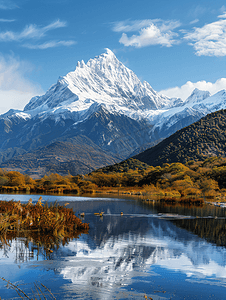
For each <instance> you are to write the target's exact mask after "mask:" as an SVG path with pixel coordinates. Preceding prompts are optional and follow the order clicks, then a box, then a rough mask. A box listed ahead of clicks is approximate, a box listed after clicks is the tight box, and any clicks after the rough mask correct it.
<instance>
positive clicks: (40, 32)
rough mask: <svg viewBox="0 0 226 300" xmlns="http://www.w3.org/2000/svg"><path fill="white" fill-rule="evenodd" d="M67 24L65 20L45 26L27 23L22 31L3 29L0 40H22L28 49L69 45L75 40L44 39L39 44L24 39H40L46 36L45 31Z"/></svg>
mask: <svg viewBox="0 0 226 300" xmlns="http://www.w3.org/2000/svg"><path fill="white" fill-rule="evenodd" d="M0 22H1V19H0ZM66 26H67V22H64V21H60V20H57V21H55V22H52V23H50V24H49V25H47V26H43V27H41V26H37V25H36V24H30V25H27V26H26V27H25V28H24V29H23V30H22V31H20V32H15V31H5V32H0V42H23V43H24V44H22V46H23V47H26V48H29V49H41V50H43V49H47V48H54V47H59V46H65V47H68V46H71V45H74V44H76V42H75V41H72V40H68V41H65V40H63V41H55V40H53V41H45V42H43V43H41V44H32V43H26V40H40V39H43V38H44V37H46V35H47V33H48V32H49V31H51V30H55V29H58V28H63V27H66Z"/></svg>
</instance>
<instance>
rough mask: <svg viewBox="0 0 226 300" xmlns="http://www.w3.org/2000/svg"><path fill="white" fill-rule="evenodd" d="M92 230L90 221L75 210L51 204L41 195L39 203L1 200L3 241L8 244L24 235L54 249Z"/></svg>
mask: <svg viewBox="0 0 226 300" xmlns="http://www.w3.org/2000/svg"><path fill="white" fill-rule="evenodd" d="M88 229H89V224H87V223H82V221H81V219H79V218H78V217H76V216H75V214H74V212H73V210H72V209H70V208H66V206H63V205H58V204H57V203H55V204H54V205H50V206H48V203H45V204H43V203H42V198H41V197H40V198H39V200H38V202H37V203H36V204H33V203H32V199H30V200H29V202H28V203H26V204H22V203H21V202H20V201H18V202H16V201H14V200H11V201H0V241H1V242H2V243H5V244H7V243H8V242H9V240H12V239H14V238H16V237H19V236H23V237H26V238H27V240H28V241H30V240H32V241H33V242H35V243H36V244H38V245H41V246H44V248H45V250H46V251H47V252H51V249H52V248H53V247H54V246H59V244H60V243H62V244H63V245H64V244H65V243H67V242H68V241H69V240H70V239H73V238H76V237H78V235H80V234H81V233H87V232H88Z"/></svg>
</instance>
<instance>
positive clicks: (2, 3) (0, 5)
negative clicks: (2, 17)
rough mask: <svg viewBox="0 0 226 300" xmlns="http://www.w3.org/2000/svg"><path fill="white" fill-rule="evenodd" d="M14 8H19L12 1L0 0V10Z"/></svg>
mask: <svg viewBox="0 0 226 300" xmlns="http://www.w3.org/2000/svg"><path fill="white" fill-rule="evenodd" d="M14 8H18V6H17V5H16V4H15V3H14V2H13V1H10V0H0V9H4V10H7V9H14Z"/></svg>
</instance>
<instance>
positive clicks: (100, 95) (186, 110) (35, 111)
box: [0, 49, 226, 166]
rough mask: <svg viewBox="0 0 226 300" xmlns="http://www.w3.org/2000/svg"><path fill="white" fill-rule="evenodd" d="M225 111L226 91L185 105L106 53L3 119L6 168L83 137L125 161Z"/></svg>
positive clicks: (1, 148)
mask: <svg viewBox="0 0 226 300" xmlns="http://www.w3.org/2000/svg"><path fill="white" fill-rule="evenodd" d="M224 108H226V92H225V90H222V91H220V92H218V93H217V94H215V95H213V96H210V94H209V92H206V91H199V90H198V89H195V90H194V91H193V93H192V94H191V96H190V97H188V99H186V100H185V101H182V100H181V99H180V98H169V97H167V96H163V95H160V94H158V93H157V92H156V91H154V89H153V88H152V87H151V86H150V84H149V83H147V82H145V81H144V82H143V83H142V82H141V81H140V80H139V79H138V77H137V76H136V74H135V73H134V72H133V71H132V70H130V69H128V68H127V67H126V66H124V65H123V64H122V63H121V62H120V61H119V60H118V59H117V58H116V56H115V54H114V53H113V52H112V51H111V50H109V49H106V52H105V53H103V54H101V55H99V56H96V57H95V58H94V59H90V60H89V61H88V62H87V63H85V62H84V61H81V62H78V64H77V67H76V69H75V71H72V72H69V73H68V74H67V75H65V76H63V77H59V79H58V81H57V83H56V84H54V85H52V86H51V87H50V88H49V90H48V91H47V92H46V93H45V94H44V95H42V96H36V97H33V98H32V99H31V100H30V101H29V103H28V104H27V105H26V106H25V107H24V110H22V111H19V110H13V109H11V110H10V111H8V112H7V113H5V114H3V115H0V163H1V164H3V163H4V164H5V163H6V162H7V161H8V160H9V158H10V159H13V158H14V157H16V156H17V155H18V153H30V152H32V151H35V149H37V148H43V147H46V146H48V145H49V144H51V143H54V142H56V141H62V142H66V141H67V139H69V138H72V137H76V136H81V135H82V136H86V137H87V138H88V139H89V140H90V141H92V142H93V143H94V144H95V145H96V146H97V147H99V148H98V149H99V150H100V151H102V154H101V155H103V154H104V152H105V151H109V153H110V156H111V157H112V158H113V157H117V159H118V161H120V160H124V159H126V158H128V157H130V156H131V155H133V154H134V153H136V152H137V151H139V150H137V149H142V150H144V149H146V148H147V147H148V146H150V145H155V144H157V143H158V142H159V141H161V140H163V139H165V138H167V137H169V136H170V135H172V134H173V133H175V132H176V131H177V130H180V129H181V128H183V127H186V126H188V125H190V124H192V123H193V122H196V121H198V120H199V119H201V118H202V117H204V116H205V115H207V114H208V113H211V112H213V111H216V110H219V109H224ZM75 145H76V143H75ZM85 145H86V144H85ZM9 149H11V150H9ZM43 149H44V148H43ZM14 153H15V154H14ZM23 155H24V154H23ZM0 166H1V165H0Z"/></svg>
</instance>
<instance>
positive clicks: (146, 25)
mask: <svg viewBox="0 0 226 300" xmlns="http://www.w3.org/2000/svg"><path fill="white" fill-rule="evenodd" d="M180 25H181V24H180V22H179V21H163V20H160V19H155V20H136V21H124V22H117V23H114V27H113V30H114V31H117V32H123V33H122V36H121V38H120V40H119V42H120V43H121V44H123V45H125V46H126V47H128V46H134V47H137V48H141V47H146V46H149V45H161V46H165V47H171V46H172V45H173V44H176V43H178V41H177V40H176V39H175V38H176V37H177V36H178V34H177V33H176V32H174V31H173V30H174V29H176V28H177V27H179V26H180ZM138 30H139V34H134V35H132V36H131V37H128V36H127V34H126V33H125V32H131V31H138Z"/></svg>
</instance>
